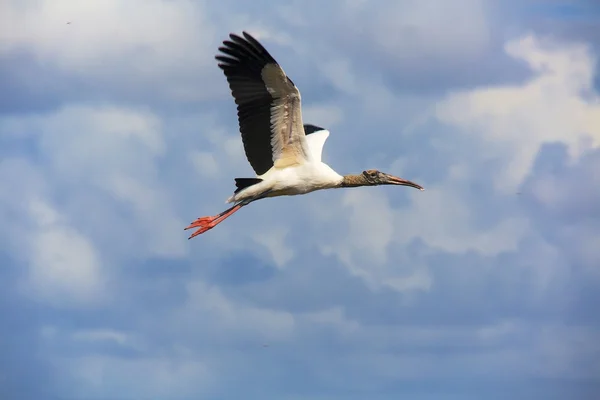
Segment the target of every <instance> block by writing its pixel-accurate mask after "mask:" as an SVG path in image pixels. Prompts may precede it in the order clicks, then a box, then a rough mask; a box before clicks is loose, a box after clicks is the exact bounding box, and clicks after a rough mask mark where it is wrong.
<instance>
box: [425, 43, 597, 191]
mask: <svg viewBox="0 0 600 400" xmlns="http://www.w3.org/2000/svg"><path fill="white" fill-rule="evenodd" d="M505 49H506V52H507V54H508V55H510V56H511V57H513V58H515V59H517V60H521V61H524V62H525V63H527V65H529V67H530V68H531V70H532V72H533V73H534V76H533V77H532V78H531V79H530V80H529V81H527V82H525V83H524V84H522V85H510V86H496V87H485V88H477V89H474V90H469V91H464V92H459V93H454V94H451V95H449V96H448V97H447V98H446V99H445V100H443V101H441V102H440V103H439V104H438V106H437V112H436V116H437V118H438V119H439V120H440V121H441V122H443V123H446V124H449V125H453V126H456V127H458V128H460V129H461V131H462V132H464V133H465V134H470V135H473V136H474V137H475V138H476V143H477V146H478V147H479V151H478V152H477V154H474V156H475V157H477V158H479V159H494V160H502V161H503V162H504V163H505V165H506V167H505V168H504V169H503V170H502V171H499V172H500V174H499V175H497V176H494V177H493V179H494V182H495V185H496V187H497V189H498V190H500V191H501V192H503V193H510V192H514V191H515V189H516V188H517V187H518V185H519V184H520V183H521V182H522V181H523V179H524V178H525V176H526V175H527V174H528V173H529V171H530V169H531V166H532V163H533V161H534V158H535V156H536V154H537V152H538V150H539V148H540V145H542V144H543V143H548V142H552V141H558V142H562V143H564V144H566V145H567V146H568V148H569V154H570V156H571V157H572V158H573V159H575V158H577V157H579V156H580V155H581V154H582V152H583V151H584V150H585V149H589V148H597V147H598V146H599V145H600V105H598V99H599V97H598V94H597V93H596V92H595V90H594V82H593V71H594V68H595V63H596V60H595V58H594V57H593V56H592V54H591V53H590V50H589V49H588V48H587V47H586V46H583V45H580V44H556V43H553V42H549V41H543V40H541V39H538V38H537V37H535V36H533V35H530V36H526V37H523V38H521V39H518V40H513V41H511V42H508V43H507V45H506V47H505Z"/></svg>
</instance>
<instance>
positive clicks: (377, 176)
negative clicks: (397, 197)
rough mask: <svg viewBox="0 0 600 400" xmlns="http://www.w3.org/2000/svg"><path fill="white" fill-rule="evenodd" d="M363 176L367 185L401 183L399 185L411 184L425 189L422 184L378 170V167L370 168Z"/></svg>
mask: <svg viewBox="0 0 600 400" xmlns="http://www.w3.org/2000/svg"><path fill="white" fill-rule="evenodd" d="M361 176H362V178H363V179H364V181H365V184H366V185H369V186H379V185H399V186H410V187H414V188H416V189H419V190H424V189H423V187H422V186H421V185H418V184H416V183H414V182H411V181H409V180H406V179H402V178H398V177H397V176H394V175H390V174H386V173H385V172H381V171H377V170H376V169H369V170H367V171H364V172H363V173H362V175H361Z"/></svg>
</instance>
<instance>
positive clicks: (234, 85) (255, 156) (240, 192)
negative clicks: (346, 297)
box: [185, 32, 423, 239]
mask: <svg viewBox="0 0 600 400" xmlns="http://www.w3.org/2000/svg"><path fill="white" fill-rule="evenodd" d="M243 36H244V37H243V38H242V37H240V36H237V35H235V34H230V35H229V37H230V38H231V40H225V41H224V42H223V47H219V50H220V51H221V53H222V54H221V55H217V56H216V57H215V58H216V59H217V60H218V61H220V63H219V67H220V68H221V69H222V70H223V72H224V74H225V77H226V78H227V81H228V83H229V87H230V89H231V92H232V95H233V97H234V99H235V102H236V104H237V110H238V122H239V126H240V132H241V135H242V142H243V144H244V151H245V153H246V157H247V159H248V161H249V162H250V165H251V166H252V168H253V169H254V171H255V173H256V177H254V178H236V179H235V181H236V186H237V189H236V190H235V192H234V194H233V195H232V196H231V197H229V198H228V199H227V202H228V203H234V204H235V205H234V206H233V207H231V208H229V209H228V210H226V211H224V212H222V213H220V214H217V215H215V216H211V217H201V218H198V219H197V220H196V221H194V222H193V223H192V224H190V225H189V226H188V227H187V228H185V229H191V228H197V229H198V230H197V231H196V232H194V233H193V234H192V235H191V236H190V239H191V238H192V237H194V236H196V235H199V234H201V233H203V232H206V231H207V230H209V229H212V228H214V227H215V226H216V225H217V224H219V223H221V222H222V221H223V220H225V219H226V218H228V217H229V216H231V215H232V214H233V213H235V212H236V211H238V210H239V209H240V208H241V207H243V206H246V205H248V204H250V203H251V202H253V201H256V200H259V199H263V198H266V197H277V196H294V195H302V194H307V193H310V192H314V191H316V190H323V189H333V188H341V187H358V186H375V185H403V186H412V187H415V188H417V189H420V190H423V188H422V187H421V186H420V185H417V184H416V183H413V182H411V181H408V180H405V179H401V178H398V177H395V176H392V175H388V174H385V173H382V172H379V171H377V170H368V171H364V172H363V173H362V174H358V175H344V176H342V175H340V174H338V173H337V172H335V171H334V170H333V169H332V168H331V167H330V166H329V165H327V164H325V163H324V162H322V161H321V155H322V151H323V146H324V144H325V141H326V140H327V138H328V136H329V131H328V130H326V129H324V128H321V127H318V126H315V125H311V124H304V123H303V121H302V107H301V98H300V91H299V90H298V88H297V87H296V85H295V84H294V83H293V82H292V80H291V79H290V78H289V77H288V76H287V75H286V74H285V72H284V71H283V69H282V68H281V67H280V66H279V64H278V63H277V61H275V59H274V58H273V57H272V56H271V55H270V54H269V53H268V52H267V50H266V49H265V48H264V47H263V46H262V45H261V44H260V43H259V42H258V41H257V40H256V39H254V38H253V37H252V36H250V35H249V34H247V33H246V32H244V33H243Z"/></svg>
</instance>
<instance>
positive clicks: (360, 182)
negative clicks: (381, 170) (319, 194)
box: [340, 174, 368, 187]
mask: <svg viewBox="0 0 600 400" xmlns="http://www.w3.org/2000/svg"><path fill="white" fill-rule="evenodd" d="M367 184H368V183H367V180H366V179H365V177H364V175H363V174H360V175H344V179H343V180H342V183H341V185H340V187H359V186H366V185H367Z"/></svg>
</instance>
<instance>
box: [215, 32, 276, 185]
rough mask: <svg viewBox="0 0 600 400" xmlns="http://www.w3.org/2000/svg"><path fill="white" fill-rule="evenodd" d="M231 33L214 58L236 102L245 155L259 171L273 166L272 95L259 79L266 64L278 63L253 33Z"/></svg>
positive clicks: (255, 170) (262, 171)
mask: <svg viewBox="0 0 600 400" xmlns="http://www.w3.org/2000/svg"><path fill="white" fill-rule="evenodd" d="M243 36H244V37H243V38H242V37H240V36H237V35H235V34H233V33H232V34H230V35H229V37H230V39H231V40H225V41H223V46H222V47H219V51H220V52H221V53H222V54H219V55H217V56H216V57H215V58H216V59H217V61H219V64H218V65H219V68H221V69H222V70H223V72H224V73H225V77H226V78H227V82H228V83H229V88H230V89H231V93H232V95H233V97H234V99H235V103H236V104H237V114H238V123H239V126H240V133H241V135H242V142H243V144H244V151H245V153H246V158H247V159H248V162H250V165H251V166H252V169H254V172H256V174H257V175H262V174H264V173H265V172H267V171H268V170H269V169H270V168H271V167H272V166H273V149H272V147H271V106H272V102H273V97H272V96H271V94H270V93H269V92H268V91H267V88H266V87H265V83H264V82H263V79H262V75H261V73H262V71H263V68H264V67H265V66H266V65H267V64H277V61H275V59H274V58H273V57H272V56H271V55H270V54H269V52H268V51H267V50H266V49H265V48H264V47H263V46H262V45H261V44H260V43H259V42H258V41H257V40H256V39H254V38H253V37H252V36H250V35H249V34H248V33H246V32H243Z"/></svg>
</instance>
